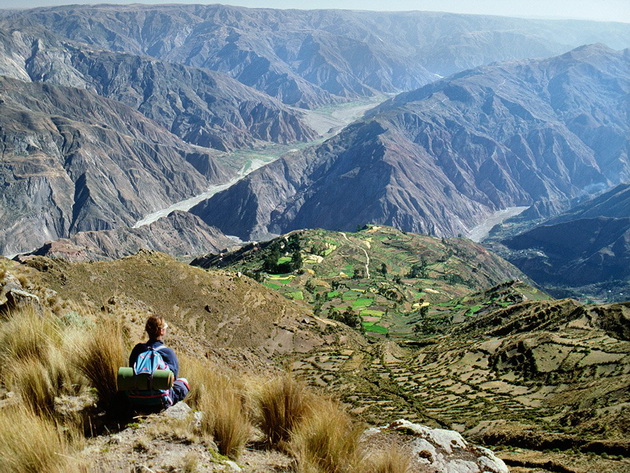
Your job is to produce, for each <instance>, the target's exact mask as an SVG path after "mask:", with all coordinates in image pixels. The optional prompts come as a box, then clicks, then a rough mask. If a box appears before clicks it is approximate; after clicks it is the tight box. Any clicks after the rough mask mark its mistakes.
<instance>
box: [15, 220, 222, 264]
mask: <svg viewBox="0 0 630 473" xmlns="http://www.w3.org/2000/svg"><path fill="white" fill-rule="evenodd" d="M232 246H234V240H232V239H231V238H228V237H226V236H225V235H223V233H221V232H220V231H219V230H217V229H216V228H213V227H209V226H208V225H206V224H205V223H203V222H202V221H201V220H200V219H199V218H198V217H195V216H194V215H192V214H190V213H188V212H180V211H175V212H172V213H170V214H169V215H168V216H167V217H164V218H161V219H159V220H157V221H156V222H154V223H152V224H150V225H144V226H141V227H138V228H129V227H119V228H116V229H114V230H100V231H91V232H79V233H77V234H75V235H72V237H70V238H61V239H59V240H55V241H52V242H46V243H45V244H44V245H43V246H41V247H40V248H38V249H36V250H34V251H32V252H30V253H25V254H22V255H20V256H19V258H20V259H23V258H24V257H28V256H46V257H49V258H63V259H65V260H68V261H72V262H79V261H100V260H112V259H120V258H123V257H125V256H131V255H133V254H135V253H137V252H138V251H140V250H141V249H148V250H154V251H161V252H163V253H167V254H170V255H173V256H175V257H177V258H180V259H183V260H190V259H191V258H192V257H193V255H198V254H203V253H205V252H207V251H214V252H218V251H222V250H224V249H225V248H230V247H232Z"/></svg>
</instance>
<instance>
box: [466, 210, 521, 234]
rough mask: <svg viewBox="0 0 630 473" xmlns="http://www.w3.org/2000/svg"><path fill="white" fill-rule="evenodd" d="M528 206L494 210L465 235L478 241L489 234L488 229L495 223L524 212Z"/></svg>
mask: <svg viewBox="0 0 630 473" xmlns="http://www.w3.org/2000/svg"><path fill="white" fill-rule="evenodd" d="M528 208H529V207H508V208H507V209H503V210H499V211H497V212H494V213H493V214H492V215H490V216H489V217H488V218H487V219H485V220H484V221H483V222H481V223H480V224H479V225H477V226H476V227H474V228H473V229H472V230H470V232H468V235H466V237H467V238H469V239H471V240H472V241H475V242H477V243H479V242H480V241H482V240H483V239H484V238H486V237H487V236H488V235H489V234H490V230H492V228H493V227H494V226H495V225H498V224H500V223H503V222H504V221H505V220H507V219H508V218H510V217H514V216H516V215H518V214H520V213H522V212H524V211H525V210H526V209H528Z"/></svg>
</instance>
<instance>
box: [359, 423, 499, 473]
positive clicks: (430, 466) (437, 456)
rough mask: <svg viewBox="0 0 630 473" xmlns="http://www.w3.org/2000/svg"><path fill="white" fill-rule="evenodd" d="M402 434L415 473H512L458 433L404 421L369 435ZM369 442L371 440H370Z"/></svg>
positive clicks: (371, 432) (402, 440)
mask: <svg viewBox="0 0 630 473" xmlns="http://www.w3.org/2000/svg"><path fill="white" fill-rule="evenodd" d="M391 432H397V433H399V434H403V436H402V437H400V436H398V437H397V438H396V440H397V441H398V442H399V443H400V442H402V443H403V444H404V445H405V446H406V447H407V450H408V451H410V452H412V454H413V460H412V465H413V466H412V471H414V472H416V471H417V472H423V473H424V472H431V473H509V470H508V468H507V466H506V465H505V463H503V461H502V460H500V459H499V458H497V457H496V456H495V455H494V453H492V451H490V450H488V449H487V448H483V447H479V446H476V445H471V444H469V443H468V442H467V441H466V440H465V439H464V438H463V437H462V436H461V435H460V434H459V433H458V432H455V431H453V430H445V429H433V428H430V427H427V426H424V425H420V424H414V423H412V422H409V421H407V420H404V419H400V420H397V421H395V422H392V423H391V424H389V425H386V426H384V427H378V428H375V429H371V430H370V431H368V433H367V436H368V437H374V436H379V435H387V434H388V433H391ZM368 442H369V440H368Z"/></svg>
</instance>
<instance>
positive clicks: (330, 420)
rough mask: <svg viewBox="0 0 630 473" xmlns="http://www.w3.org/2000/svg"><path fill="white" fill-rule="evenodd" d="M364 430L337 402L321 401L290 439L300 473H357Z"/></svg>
mask: <svg viewBox="0 0 630 473" xmlns="http://www.w3.org/2000/svg"><path fill="white" fill-rule="evenodd" d="M362 431H363V428H362V426H361V425H359V424H357V423H355V422H354V421H353V420H352V418H351V417H350V416H349V415H348V414H347V413H346V412H344V411H343V410H342V409H341V407H340V406H339V405H338V404H337V403H336V402H334V401H331V400H325V399H321V400H319V401H318V402H317V403H316V405H315V406H313V411H312V413H311V414H310V415H309V416H308V417H306V418H305V419H304V420H303V421H302V422H301V423H300V425H299V426H298V428H297V430H296V431H295V433H294V434H293V436H292V438H291V450H292V452H293V455H294V456H295V458H296V460H297V465H298V473H354V472H356V471H359V470H357V468H358V465H359V464H360V463H361V455H360V452H359V437H360V436H361V433H362Z"/></svg>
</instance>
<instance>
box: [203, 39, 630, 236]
mask: <svg viewBox="0 0 630 473" xmlns="http://www.w3.org/2000/svg"><path fill="white" fill-rule="evenodd" d="M629 90H630V55H629V54H628V50H626V51H613V50H611V49H608V48H606V47H605V46H602V45H592V46H584V47H581V48H578V49H576V50H574V51H571V52H569V53H566V54H564V55H562V56H557V57H554V58H550V59H544V60H526V61H515V62H507V63H502V64H496V65H491V66H486V67H482V68H479V69H474V70H471V71H466V72H463V73H460V74H457V75H455V76H452V77H450V78H447V79H444V80H440V81H437V82H435V83H433V84H431V85H428V86H425V87H423V88H421V89H418V90H415V91H413V92H407V93H403V94H400V95H398V96H396V97H395V98H393V99H391V100H389V101H387V102H385V103H383V104H382V105H380V106H379V107H377V108H376V109H374V110H372V111H371V112H370V113H369V114H368V115H367V116H366V117H365V118H364V119H363V120H359V121H357V122H355V123H354V124H352V125H350V126H348V127H347V128H346V129H344V130H343V131H342V132H341V133H339V134H338V135H337V136H335V137H333V138H331V139H329V140H328V141H326V142H325V143H323V144H322V145H320V146H319V147H317V148H314V149H310V150H307V151H304V152H303V153H301V154H293V155H290V156H287V157H285V158H284V159H281V160H278V161H276V162H274V163H272V164H271V165H269V166H266V167H265V168H263V169H260V170H258V171H257V172H256V173H253V174H251V175H250V176H248V177H247V179H244V180H242V181H240V182H239V183H238V184H237V185H235V186H233V187H232V188H230V189H228V190H226V191H224V192H222V193H220V194H217V195H215V196H213V197H212V198H211V199H209V200H208V201H206V202H202V203H201V204H199V205H198V206H196V207H195V208H193V209H192V210H191V211H192V212H193V213H195V214H197V215H199V216H200V217H201V218H202V219H204V221H206V222H207V223H209V224H211V225H216V226H217V227H219V228H220V229H221V230H222V231H223V232H225V233H227V234H231V235H237V236H239V237H240V238H241V239H245V240H248V239H258V238H267V237H268V236H269V235H270V234H271V235H273V234H280V233H286V232H288V231H291V230H295V229H299V228H314V227H322V228H326V229H329V230H342V231H346V230H354V229H355V228H357V227H359V226H362V225H364V224H366V223H373V224H384V225H391V226H394V227H397V228H399V229H401V230H405V231H414V232H419V233H427V234H432V235H437V236H442V235H444V236H453V235H458V234H463V235H466V234H468V232H469V231H470V230H471V229H472V228H473V227H475V226H476V225H478V224H479V223H481V222H483V221H484V220H485V219H486V218H488V216H489V215H491V214H492V213H493V212H495V211H497V210H501V209H505V208H509V207H513V206H530V205H532V204H535V203H536V202H539V201H546V202H553V203H554V205H553V206H550V208H549V209H548V210H549V211H550V212H555V213H557V212H558V211H559V210H562V209H563V207H564V206H566V203H568V202H569V201H570V200H571V199H573V198H575V197H578V196H583V195H585V194H588V193H589V192H596V191H598V190H602V189H606V188H608V187H610V186H612V185H616V184H619V183H620V182H623V181H624V180H627V179H628V178H630V163H629V162H628V146H629V144H628V143H629V142H628V136H630V126H629V123H630V122H628V120H627V116H626V111H625V110H626V109H625V108H624V107H619V106H618V104H619V103H625V101H626V99H627V94H628V91H629ZM234 210H236V211H234Z"/></svg>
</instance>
